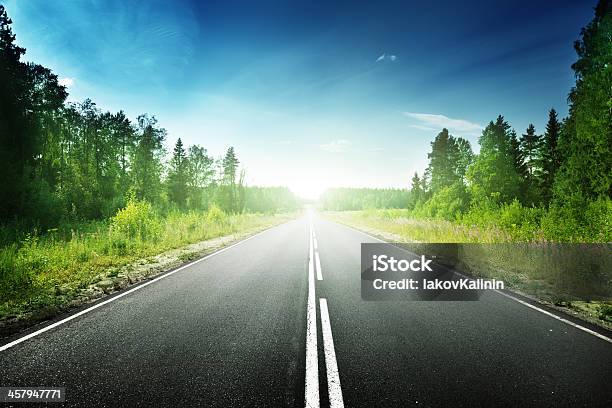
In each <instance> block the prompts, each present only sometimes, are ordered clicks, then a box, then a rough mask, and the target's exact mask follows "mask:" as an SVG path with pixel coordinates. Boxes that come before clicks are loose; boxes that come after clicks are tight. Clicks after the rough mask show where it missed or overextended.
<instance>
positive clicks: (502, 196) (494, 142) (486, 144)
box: [467, 115, 520, 202]
mask: <svg viewBox="0 0 612 408" xmlns="http://www.w3.org/2000/svg"><path fill="white" fill-rule="evenodd" d="M478 141H479V143H480V153H479V155H478V156H477V158H476V160H475V161H474V163H473V164H472V165H471V166H470V168H469V169H468V173H467V178H468V181H469V183H470V188H471V190H472V194H473V197H474V198H475V199H476V200H477V201H479V200H484V199H492V200H493V201H494V202H509V201H511V200H513V199H514V198H517V197H518V195H519V190H520V178H519V175H518V173H517V169H516V157H515V155H514V154H513V150H514V149H513V147H512V144H513V142H512V132H511V130H510V125H509V124H508V122H506V121H505V120H504V117H503V116H501V115H500V116H498V117H497V119H496V121H495V122H490V123H489V124H488V125H487V127H486V128H485V129H484V130H483V132H482V135H481V136H480V138H479V140H478Z"/></svg>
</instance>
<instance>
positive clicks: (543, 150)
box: [537, 109, 561, 204]
mask: <svg viewBox="0 0 612 408" xmlns="http://www.w3.org/2000/svg"><path fill="white" fill-rule="evenodd" d="M560 132H561V123H560V122H559V120H558V119H557V112H556V111H555V110H554V109H551V110H550V112H549V113H548V122H547V123H546V132H545V133H544V137H543V139H542V143H541V144H540V149H539V154H538V156H539V157H538V161H539V169H538V170H539V173H538V175H537V176H538V179H539V184H540V191H541V193H542V200H543V201H544V203H545V204H548V203H549V202H550V199H551V197H552V191H553V183H554V180H555V175H556V174H557V170H558V169H559V165H560V158H559V152H558V149H557V143H558V140H559V134H560Z"/></svg>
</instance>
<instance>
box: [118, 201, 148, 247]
mask: <svg viewBox="0 0 612 408" xmlns="http://www.w3.org/2000/svg"><path fill="white" fill-rule="evenodd" d="M110 229H111V232H112V234H113V236H114V237H116V238H119V239H121V238H123V239H128V240H133V239H140V240H143V241H144V240H147V239H154V238H157V237H158V236H159V234H160V225H159V222H158V220H157V217H156V214H155V211H154V210H153V207H152V206H151V204H149V203H148V202H146V201H139V200H136V199H130V200H129V201H128V204H127V206H126V207H125V208H123V209H120V210H119V211H118V212H117V214H116V215H115V216H114V217H113V218H112V219H111V226H110Z"/></svg>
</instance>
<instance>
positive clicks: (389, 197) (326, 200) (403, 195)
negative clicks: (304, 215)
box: [319, 188, 410, 211]
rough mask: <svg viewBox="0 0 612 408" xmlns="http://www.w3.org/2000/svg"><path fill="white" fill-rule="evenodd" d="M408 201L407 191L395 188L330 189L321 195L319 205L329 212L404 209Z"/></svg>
mask: <svg viewBox="0 0 612 408" xmlns="http://www.w3.org/2000/svg"><path fill="white" fill-rule="evenodd" d="M409 199H410V193H409V192H408V190H401V189H396V188H384V189H377V188H332V189H328V190H326V191H325V192H324V193H323V194H321V197H320V199H319V204H320V206H321V208H322V209H324V210H331V211H349V210H367V209H372V208H406V207H407V205H408V202H409Z"/></svg>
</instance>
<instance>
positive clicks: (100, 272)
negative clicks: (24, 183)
mask: <svg viewBox="0 0 612 408" xmlns="http://www.w3.org/2000/svg"><path fill="white" fill-rule="evenodd" d="M283 217H284V219H286V218H287V216H286V215H285V216H283V215H276V216H273V215H259V214H239V215H227V214H225V213H224V212H223V211H221V210H220V209H219V208H217V207H215V206H213V207H211V208H210V209H209V210H208V211H203V212H196V211H192V212H188V213H182V212H178V211H175V212H170V213H169V214H166V215H163V216H162V215H160V214H158V213H157V212H156V211H155V209H154V208H153V207H151V206H150V205H149V204H148V203H146V202H139V201H131V202H130V203H129V204H128V205H127V206H126V208H124V209H122V210H119V212H118V213H117V214H116V215H115V216H114V217H112V218H111V219H110V220H106V221H95V222H87V223H81V224H72V225H64V226H62V227H61V228H59V229H54V230H50V231H47V232H45V233H44V234H41V233H39V232H37V231H34V232H31V233H28V234H21V237H20V239H19V241H18V242H13V243H10V244H7V245H5V246H3V247H2V248H0V320H1V319H3V318H7V317H11V315H14V314H15V313H18V312H19V311H21V310H22V309H23V308H26V309H36V308H37V307H39V306H40V307H46V306H54V305H55V306H58V305H61V304H63V303H65V302H66V301H68V300H70V298H72V297H73V296H74V295H75V294H76V293H78V292H79V291H80V290H82V289H84V288H87V287H88V286H89V285H91V284H93V283H96V282H98V281H100V280H101V279H103V277H104V276H106V274H107V273H108V272H109V271H111V273H112V271H113V270H115V271H117V270H119V268H120V267H122V266H125V265H127V264H130V263H132V262H134V261H135V260H137V259H141V258H147V257H150V256H154V255H157V254H159V253H161V252H164V251H166V250H170V249H174V248H178V247H182V246H185V245H188V244H191V243H194V242H198V241H203V240H207V239H211V238H216V237H220V236H225V235H231V234H234V233H238V232H244V231H249V230H257V229H261V228H263V227H265V226H269V225H273V224H274V223H278V222H280V220H281V219H283Z"/></svg>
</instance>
